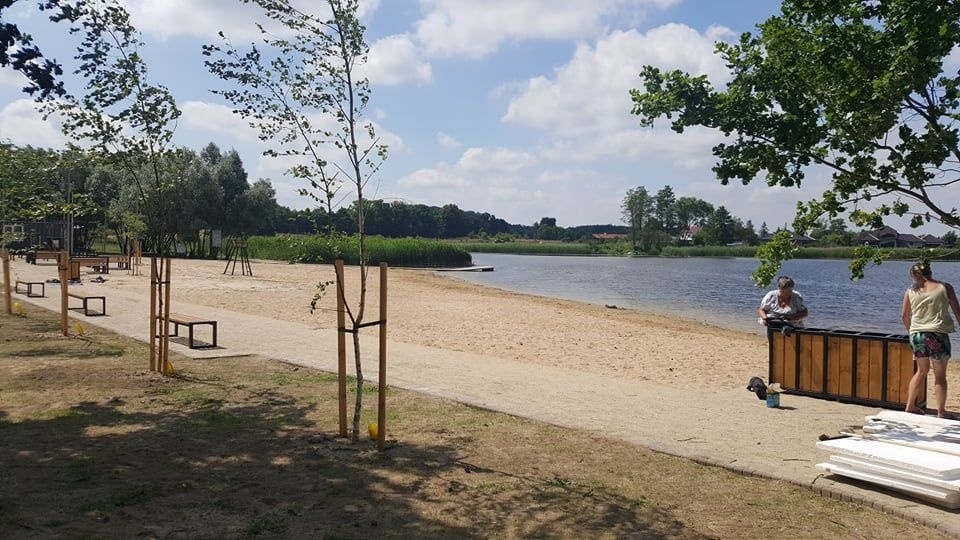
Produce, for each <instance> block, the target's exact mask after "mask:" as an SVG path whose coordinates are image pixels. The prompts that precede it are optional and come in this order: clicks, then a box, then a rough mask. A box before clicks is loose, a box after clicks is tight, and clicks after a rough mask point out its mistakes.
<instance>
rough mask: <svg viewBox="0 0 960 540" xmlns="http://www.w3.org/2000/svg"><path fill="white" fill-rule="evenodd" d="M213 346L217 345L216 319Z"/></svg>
mask: <svg viewBox="0 0 960 540" xmlns="http://www.w3.org/2000/svg"><path fill="white" fill-rule="evenodd" d="M213 346H214V347H216V346H217V323H216V321H214V323H213Z"/></svg>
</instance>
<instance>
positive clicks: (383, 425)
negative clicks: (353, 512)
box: [377, 262, 387, 450]
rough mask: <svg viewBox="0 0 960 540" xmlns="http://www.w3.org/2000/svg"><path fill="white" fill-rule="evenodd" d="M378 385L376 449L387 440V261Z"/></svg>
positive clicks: (382, 277) (383, 277)
mask: <svg viewBox="0 0 960 540" xmlns="http://www.w3.org/2000/svg"><path fill="white" fill-rule="evenodd" d="M379 384H380V387H379V389H378V392H377V450H383V447H384V444H385V443H386V440H387V263H384V262H382V263H380V375H379Z"/></svg>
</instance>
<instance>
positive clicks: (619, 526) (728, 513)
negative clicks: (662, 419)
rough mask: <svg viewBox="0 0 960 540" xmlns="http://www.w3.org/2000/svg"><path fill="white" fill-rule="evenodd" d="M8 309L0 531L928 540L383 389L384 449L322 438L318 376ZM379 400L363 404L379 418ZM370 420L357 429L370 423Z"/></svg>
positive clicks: (700, 470)
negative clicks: (75, 329) (160, 367)
mask: <svg viewBox="0 0 960 540" xmlns="http://www.w3.org/2000/svg"><path fill="white" fill-rule="evenodd" d="M57 329H58V327H57V323H56V320H55V316H54V315H53V314H51V313H49V312H46V311H43V310H40V309H38V308H33V307H30V306H27V316H26V317H25V318H21V317H10V316H7V315H0V478H2V479H3V481H2V482H0V537H2V538H35V537H51V536H56V537H61V536H62V537H122V538H129V537H146V538H151V537H153V538H226V537H243V536H248V537H296V538H301V537H313V538H353V537H373V536H376V537H381V536H384V537H506V538H511V537H529V536H538V537H539V536H548V537H571V538H594V537H610V538H613V537H643V538H748V537H749V538H757V537H776V538H790V537H793V538H902V537H910V538H939V537H940V536H938V535H937V534H936V532H935V531H931V530H929V529H926V528H924V527H921V526H919V525H916V524H912V523H909V522H906V521H904V520H902V519H899V518H896V517H893V516H889V515H885V514H883V513H880V512H878V511H875V510H873V509H868V508H863V507H860V506H856V505H853V504H850V503H844V502H840V501H837V500H833V499H827V498H821V497H818V496H816V495H814V494H813V493H812V492H810V491H809V490H807V489H803V488H799V487H795V486H792V485H788V484H784V483H781V482H774V481H768V480H760V479H756V478H749V477H743V476H738V475H736V474H733V473H731V472H728V471H726V470H722V469H717V468H712V467H704V466H700V465H696V464H693V463H690V462H687V461H684V460H681V459H677V458H673V457H669V456H664V455H661V454H657V453H653V452H651V451H648V450H645V449H642V448H638V447H636V446H633V445H630V444H627V443H622V442H615V441H610V440H606V439H603V438H598V437H597V436H594V435H591V434H587V433H583V432H578V431H572V430H565V429H561V428H557V427H553V426H549V425H544V424H539V423H536V422H532V421H528V420H524V419H520V418H516V417H512V416H506V415H502V414H495V413H491V412H487V411H483V410H479V409H476V408H472V407H468V406H464V405H459V404H456V403H453V402H450V401H446V400H442V399H437V398H431V397H425V396H422V395H419V394H415V393H411V392H406V391H400V390H395V389H391V390H390V396H389V402H390V408H389V416H388V422H389V425H390V426H391V431H390V433H391V436H392V437H395V438H396V439H395V441H394V444H393V445H392V446H391V447H390V448H389V449H388V450H387V451H385V452H383V453H379V452H377V451H376V450H375V449H374V446H373V444H372V443H371V442H370V441H361V442H360V443H357V444H351V443H349V442H347V441H344V440H340V439H338V438H336V437H334V434H335V432H336V397H335V396H336V392H335V380H334V378H333V377H332V376H331V375H329V374H325V373H321V372H315V371H312V370H309V369H306V368H300V367H294V366H290V365H286V364H282V363H279V362H275V361H271V360H269V359H264V358H255V357H247V358H226V359H217V360H189V359H186V358H182V357H174V358H173V361H174V363H175V365H176V366H177V375H176V376H175V377H167V378H164V377H160V376H158V375H156V374H153V373H150V372H148V371H147V370H146V369H145V367H146V365H147V359H146V346H145V345H144V344H141V343H139V342H136V341H133V340H130V339H127V338H123V337H120V336H116V335H114V334H111V333H109V332H106V331H104V330H99V329H97V328H95V327H89V328H88V329H87V335H86V336H85V337H71V338H63V337H61V336H60V335H59V333H58V331H57ZM375 401H376V392H375V389H373V392H371V393H369V395H367V396H366V403H367V407H366V409H367V411H370V412H373V411H374V410H375V407H374V406H373V404H374V403H375ZM369 420H370V418H364V422H363V423H364V424H365V423H366V422H368V421H369Z"/></svg>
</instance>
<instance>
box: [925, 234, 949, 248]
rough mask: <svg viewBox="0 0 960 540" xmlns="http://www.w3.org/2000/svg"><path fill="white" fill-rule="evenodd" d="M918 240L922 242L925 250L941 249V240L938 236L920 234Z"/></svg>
mask: <svg viewBox="0 0 960 540" xmlns="http://www.w3.org/2000/svg"><path fill="white" fill-rule="evenodd" d="M920 239H921V240H923V247H925V248H938V247H943V238H940V237H939V236H934V235H932V234H922V235H920Z"/></svg>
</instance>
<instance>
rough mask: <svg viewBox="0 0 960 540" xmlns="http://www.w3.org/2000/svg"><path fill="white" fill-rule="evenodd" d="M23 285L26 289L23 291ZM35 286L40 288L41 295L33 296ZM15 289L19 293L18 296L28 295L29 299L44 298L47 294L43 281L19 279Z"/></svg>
mask: <svg viewBox="0 0 960 540" xmlns="http://www.w3.org/2000/svg"><path fill="white" fill-rule="evenodd" d="M21 285H24V286H25V287H26V288H25V289H24V290H23V291H21V290H20V286H21ZM34 285H39V286H40V294H33V287H34ZM13 289H14V290H15V291H16V292H17V294H26V295H27V298H43V297H44V296H46V293H47V287H46V284H45V283H44V282H42V281H20V280H19V279H18V280H17V282H16V283H15V284H14V286H13Z"/></svg>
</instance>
